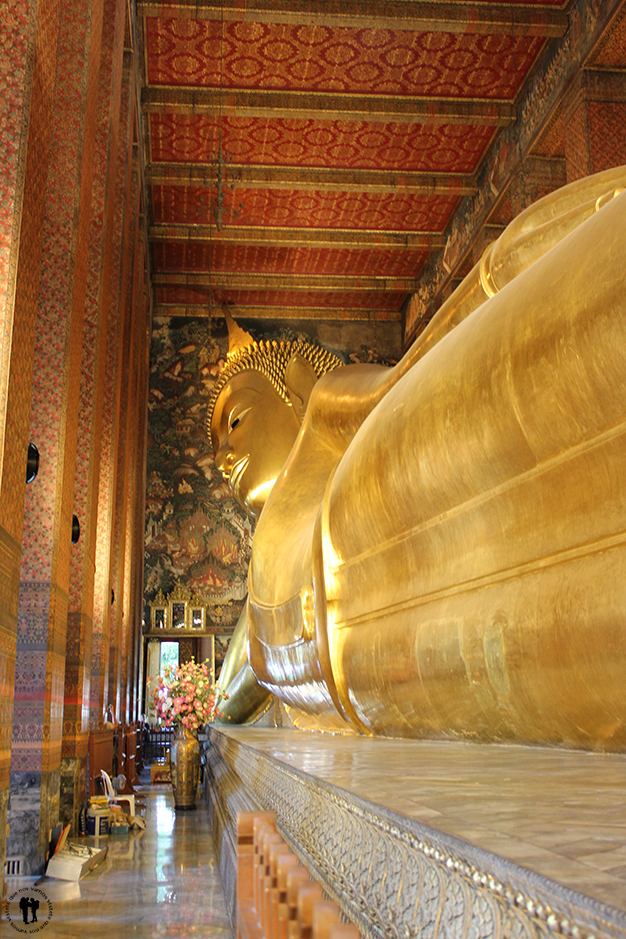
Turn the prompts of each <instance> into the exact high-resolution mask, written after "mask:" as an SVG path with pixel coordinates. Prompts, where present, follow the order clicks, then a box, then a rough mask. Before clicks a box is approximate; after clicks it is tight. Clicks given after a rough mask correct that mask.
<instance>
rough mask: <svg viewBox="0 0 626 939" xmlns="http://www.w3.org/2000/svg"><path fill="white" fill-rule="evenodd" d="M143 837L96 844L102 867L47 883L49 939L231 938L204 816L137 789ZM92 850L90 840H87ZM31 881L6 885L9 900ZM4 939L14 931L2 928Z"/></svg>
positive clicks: (159, 790)
mask: <svg viewBox="0 0 626 939" xmlns="http://www.w3.org/2000/svg"><path fill="white" fill-rule="evenodd" d="M142 797H143V798H144V799H145V801H146V822H147V824H146V831H144V832H137V833H132V834H131V836H130V837H122V836H119V837H114V838H106V839H100V840H101V841H103V842H104V843H108V844H109V852H108V856H107V859H106V861H105V862H104V863H103V864H102V865H101V866H100V867H99V868H97V869H96V870H94V871H92V872H90V873H89V874H87V876H86V877H85V878H84V879H83V880H81V881H80V883H68V882H64V881H60V880H52V879H51V878H45V879H44V880H42V881H41V883H40V884H39V885H38V886H39V889H40V890H42V891H43V892H44V893H45V894H46V896H47V897H48V898H49V899H50V900H51V902H52V906H53V913H52V918H51V920H50V923H49V925H48V927H47V928H46V929H45V932H44V934H45V935H46V936H48V937H49V939H52V937H54V939H57V937H58V939H66V937H81V939H131V937H132V939H144V937H145V939H148V937H149V939H153V937H161V936H168V937H169V936H172V937H185V936H195V937H215V939H232V930H231V926H230V921H229V919H228V915H227V912H226V905H225V902H224V894H223V891H222V881H221V878H220V873H219V869H218V867H217V859H216V856H215V852H214V850H213V842H212V840H211V831H210V826H209V819H208V812H207V810H206V808H205V807H204V804H203V802H202V800H201V798H200V796H198V802H197V805H198V810H197V811H196V812H184V813H178V814H177V813H176V812H175V811H174V805H173V799H172V794H171V788H170V787H169V786H153V787H151V786H149V785H147V786H145V787H142ZM89 840H90V841H91V842H92V843H93V840H94V839H89ZM26 883H30V884H32V880H30V881H25V880H24V881H19V882H18V881H14V880H12V881H10V882H9V884H8V888H9V893H10V892H11V891H13V890H16V889H18V887H19V886H22V885H24V884H26ZM1 935H2V936H3V939H4V937H8V936H15V935H16V933H15V931H14V929H13V928H12V927H11V926H10V925H9V924H8V923H7V922H5V921H3V923H2V933H1Z"/></svg>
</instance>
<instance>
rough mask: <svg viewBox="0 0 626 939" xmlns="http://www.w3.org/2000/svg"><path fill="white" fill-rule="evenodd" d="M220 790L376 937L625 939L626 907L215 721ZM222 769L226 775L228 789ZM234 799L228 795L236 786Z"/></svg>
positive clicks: (212, 755) (214, 759) (213, 760)
mask: <svg viewBox="0 0 626 939" xmlns="http://www.w3.org/2000/svg"><path fill="white" fill-rule="evenodd" d="M210 742H211V744H210V747H209V752H208V754H207V755H208V758H209V763H210V765H211V770H212V775H213V778H214V780H215V784H216V786H215V789H214V797H217V798H218V799H219V801H220V802H221V803H222V804H224V803H226V804H228V809H227V815H228V816H230V817H229V818H228V822H227V824H228V825H229V826H232V825H234V818H233V816H232V812H231V809H230V804H231V801H232V795H234V794H235V792H237V791H238V792H239V794H238V797H237V798H238V799H241V789H244V790H245V793H246V794H247V799H246V801H248V800H249V799H250V798H251V799H252V800H253V801H254V802H255V803H257V804H258V805H259V806H260V807H261V808H262V809H263V810H273V811H275V812H276V817H277V821H278V825H279V827H280V829H281V831H282V833H283V834H284V836H285V837H286V838H287V840H289V841H290V842H291V843H292V845H293V847H294V850H295V851H296V853H297V854H299V855H300V857H301V858H302V860H303V861H304V863H305V864H306V865H307V867H309V868H310V870H311V871H312V872H313V873H314V875H315V876H316V878H318V879H319V880H320V882H321V883H322V884H323V886H324V888H325V890H327V892H328V894H329V895H330V896H331V897H333V898H334V899H335V900H337V902H338V903H339V904H340V905H341V907H342V909H343V911H344V913H345V915H346V916H347V917H348V918H349V919H351V920H353V921H354V922H356V923H357V925H358V926H359V928H360V930H361V932H362V933H363V934H364V935H366V936H368V937H370V939H412V937H417V936H420V937H426V939H443V937H444V936H445V937H446V939H447V937H456V936H458V937H463V939H466V937H467V939H469V937H485V939H486V937H498V939H500V937H502V939H504V937H506V939H548V937H555V939H556V937H562V936H564V937H567V939H608V937H611V939H626V914H625V913H623V912H622V911H620V910H618V909H615V908H613V907H610V906H608V905H605V904H602V903H600V902H598V901H596V900H593V899H590V898H589V897H585V896H583V895H582V894H580V893H577V892H575V891H573V890H570V889H568V888H566V887H563V886H561V885H560V884H557V883H555V882H553V881H550V880H548V879H547V878H545V877H542V876H541V875H539V874H535V873H532V872H530V871H526V870H524V869H523V868H521V867H518V866H517V865H515V864H513V863H511V862H509V861H506V860H504V859H503V858H500V857H498V856H497V855H494V854H491V853H490V852H488V851H484V850H482V849H480V848H476V847H474V846H473V845H471V844H469V843H468V842H465V841H463V840H461V839H460V838H455V837H453V836H451V835H446V834H443V833H441V832H438V831H437V830H436V829H434V828H430V827H429V826H427V825H423V824H421V823H419V822H415V821H413V820H412V819H408V818H404V817H403V816H400V815H396V814H395V813H393V812H390V811H388V810H387V809H384V808H383V807H381V806H378V805H375V804H374V803H371V802H368V801H367V800H365V799H362V798H360V797H359V796H356V795H352V794H351V793H348V792H346V791H345V790H342V789H339V788H338V787H335V786H332V785H330V784H329V783H326V782H322V781H321V780H318V779H315V778H314V777H312V776H309V775H308V774H306V773H303V772H301V771H299V770H296V769H294V768H293V767H290V766H287V765H285V764H283V763H281V762H279V761H278V760H275V759H274V758H272V757H270V756H268V755H267V754H264V753H262V752H260V751H257V750H255V749H254V748H252V747H250V746H247V745H246V744H242V743H239V742H237V741H235V740H233V739H232V738H230V737H228V736H227V735H226V734H222V733H220V732H219V731H217V730H215V729H213V728H212V729H211V731H210ZM220 776H221V777H222V779H223V780H224V782H227V781H228V785H227V791H223V790H222V789H221V787H220V781H219V780H220ZM228 790H229V791H230V795H229V791H228Z"/></svg>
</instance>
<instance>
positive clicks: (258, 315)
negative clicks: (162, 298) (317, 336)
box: [153, 303, 402, 323]
mask: <svg viewBox="0 0 626 939" xmlns="http://www.w3.org/2000/svg"><path fill="white" fill-rule="evenodd" d="M233 313H234V315H235V316H237V317H238V319H239V320H242V319H259V320H279V319H280V320H332V321H342V320H348V321H349V320H352V321H356V320H358V321H361V322H362V321H366V322H385V323H400V322H402V313H401V312H400V310H369V309H358V308H356V309H355V308H354V307H345V308H344V307H300V306H298V307H289V306H285V307H275V306H267V307H266V306H237V308H236V309H235V308H233ZM153 315H154V316H176V317H178V316H185V317H187V316H205V317H207V319H208V316H209V310H208V306H207V305H206V304H197V305H194V304H187V305H182V304H174V303H157V304H155V306H154V312H153ZM214 318H215V319H220V318H223V314H222V312H221V309H220V310H218V311H215V314H214Z"/></svg>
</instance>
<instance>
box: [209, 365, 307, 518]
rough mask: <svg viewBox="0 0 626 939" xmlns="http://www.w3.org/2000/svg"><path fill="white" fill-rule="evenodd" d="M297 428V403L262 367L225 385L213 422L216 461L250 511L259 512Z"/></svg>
mask: <svg viewBox="0 0 626 939" xmlns="http://www.w3.org/2000/svg"><path fill="white" fill-rule="evenodd" d="M299 430H300V421H299V420H298V417H297V416H296V414H295V413H294V409H293V407H292V406H291V405H290V404H287V402H286V401H284V400H283V399H282V398H281V397H280V395H279V394H277V392H276V391H275V390H274V388H273V386H272V384H271V382H269V381H268V380H267V378H265V376H264V375H262V374H261V373H260V372H257V371H254V370H252V369H251V370H249V371H245V372H239V374H237V375H234V376H233V377H232V378H231V379H230V380H229V381H228V382H227V383H226V384H225V385H224V388H223V389H222V391H221V393H220V395H219V397H218V399H217V402H216V405H215V410H214V412H213V420H212V422H211V440H212V443H213V451H214V453H215V463H216V466H217V468H218V469H219V471H220V472H221V474H222V476H223V477H224V479H227V480H228V482H229V484H230V488H231V490H232V492H233V495H234V496H235V498H236V499H237V501H238V502H239V504H240V505H242V506H243V507H244V508H245V509H246V510H247V511H248V512H249V513H250V514H251V515H254V516H258V515H260V513H261V509H262V508H263V506H264V505H265V502H266V500H267V497H268V496H269V494H270V491H271V489H272V486H273V485H274V483H275V482H276V479H277V477H278V475H279V473H280V471H281V470H282V468H283V465H284V463H285V460H286V459H287V457H288V456H289V453H290V451H291V448H292V446H293V444H294V442H295V439H296V437H297V436H298V431H299Z"/></svg>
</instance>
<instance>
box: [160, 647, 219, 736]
mask: <svg viewBox="0 0 626 939" xmlns="http://www.w3.org/2000/svg"><path fill="white" fill-rule="evenodd" d="M164 671H165V675H164V676H159V680H158V681H159V683H158V685H157V687H156V688H155V689H154V695H153V697H154V706H155V708H156V712H157V717H160V718H161V720H162V721H163V724H164V725H165V726H166V727H172V726H177V725H178V724H182V725H183V726H184V727H187V728H188V729H189V730H197V729H198V727H199V726H200V725H201V724H206V723H207V721H210V720H211V719H212V717H213V715H214V714H215V712H216V703H215V685H214V682H213V675H212V673H210V672H209V667H208V661H207V662H203V663H202V665H198V664H196V662H194V660H193V659H192V660H191V661H190V662H187V664H186V665H178V666H177V667H176V668H173V667H172V668H166V669H164Z"/></svg>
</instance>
